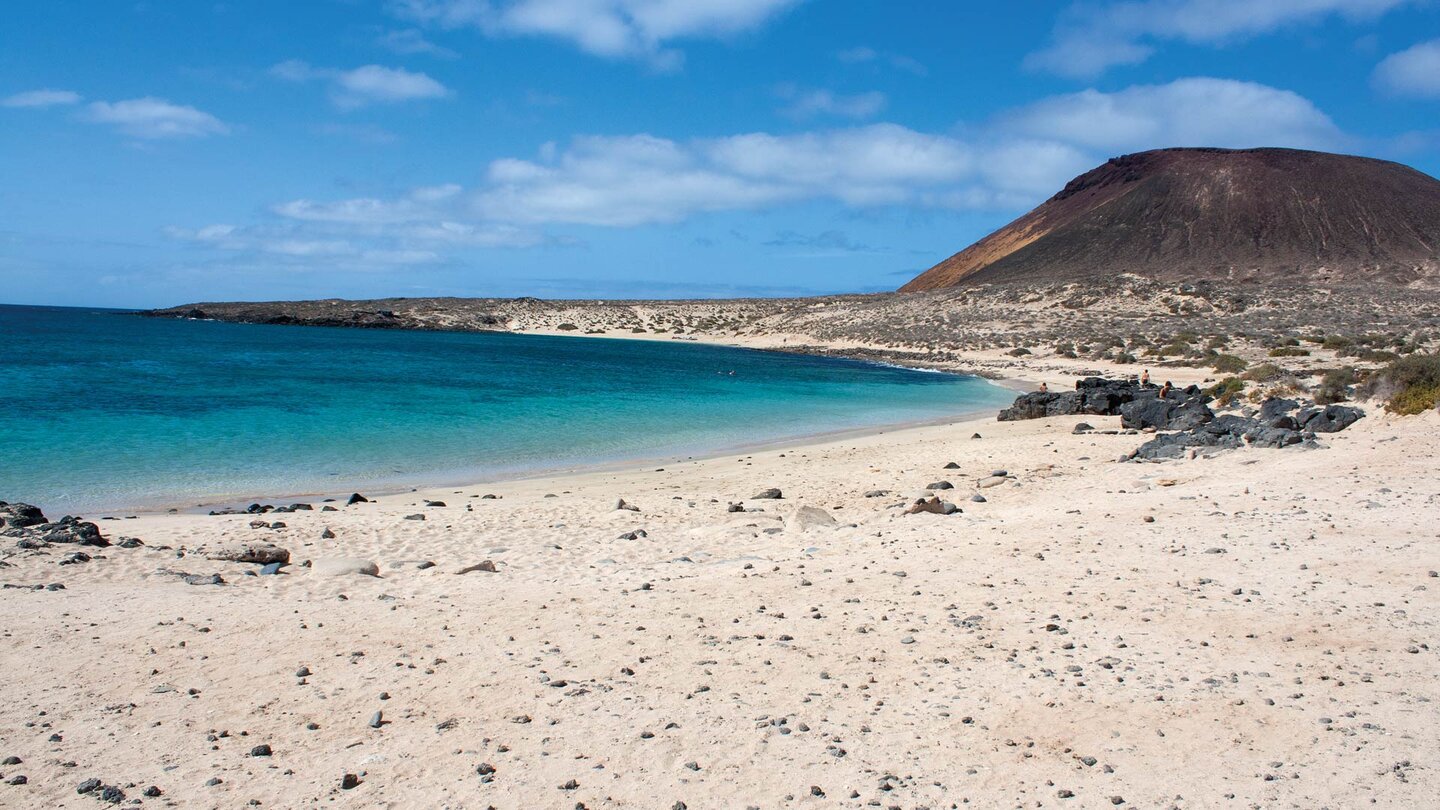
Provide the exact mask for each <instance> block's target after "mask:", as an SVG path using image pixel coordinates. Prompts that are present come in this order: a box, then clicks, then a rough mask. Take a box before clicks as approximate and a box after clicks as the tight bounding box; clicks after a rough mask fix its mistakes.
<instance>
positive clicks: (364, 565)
mask: <svg viewBox="0 0 1440 810" xmlns="http://www.w3.org/2000/svg"><path fill="white" fill-rule="evenodd" d="M310 570H311V571H312V572H313V573H315V574H318V575H320V576H322V577H345V576H353V575H356V574H364V575H365V576H367V577H378V576H380V566H378V565H376V564H375V561H374V560H366V559H363V558H360V557H318V558H316V559H313V560H311V561H310Z"/></svg>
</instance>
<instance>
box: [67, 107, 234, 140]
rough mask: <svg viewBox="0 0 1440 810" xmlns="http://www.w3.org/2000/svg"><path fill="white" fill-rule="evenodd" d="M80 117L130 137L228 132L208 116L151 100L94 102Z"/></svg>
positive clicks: (188, 108) (218, 121) (198, 111)
mask: <svg viewBox="0 0 1440 810" xmlns="http://www.w3.org/2000/svg"><path fill="white" fill-rule="evenodd" d="M84 118H85V120H87V121H91V122H93V123H97V124H108V125H110V126H113V127H115V128H116V129H118V130H119V131H120V132H123V133H124V134H126V135H129V136H130V137H132V138H146V139H154V138H198V137H202V136H205V135H224V134H226V133H228V132H229V131H230V127H228V126H226V125H225V123H224V122H222V121H221V120H220V119H218V118H216V117H215V116H213V115H211V114H210V113H207V112H203V111H201V110H197V109H195V108H194V107H187V106H184V105H181V104H172V103H170V102H168V101H166V100H165V99H161V98H152V97H146V98H132V99H128V100H125V101H116V102H109V101H95V102H92V103H90V104H89V105H88V106H87V107H86V108H85V114H84Z"/></svg>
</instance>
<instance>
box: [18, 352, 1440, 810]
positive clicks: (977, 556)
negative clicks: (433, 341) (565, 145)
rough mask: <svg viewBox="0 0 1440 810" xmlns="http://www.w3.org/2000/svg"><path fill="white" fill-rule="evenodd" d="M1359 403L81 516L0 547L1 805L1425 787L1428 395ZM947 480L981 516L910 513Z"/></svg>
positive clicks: (1439, 692) (1427, 799) (1431, 691)
mask: <svg viewBox="0 0 1440 810" xmlns="http://www.w3.org/2000/svg"><path fill="white" fill-rule="evenodd" d="M1057 382H1059V380H1058V379H1057ZM1052 385H1054V383H1052ZM1369 410H1370V413H1371V415H1370V416H1369V418H1366V419H1364V420H1362V421H1361V422H1360V423H1358V424H1357V425H1355V426H1353V427H1351V428H1350V429H1349V430H1346V431H1345V432H1343V433H1338V434H1333V435H1330V436H1326V437H1324V439H1323V445H1324V446H1323V447H1321V448H1320V449H1311V450H1305V449H1298V448H1292V449H1286V450H1264V449H1243V450H1235V451H1229V452H1226V453H1222V454H1219V455H1217V456H1216V457H1214V458H1210V459H1205V458H1200V459H1194V460H1186V461H1176V462H1166V463H1159V464H1137V463H1117V458H1119V457H1120V456H1121V455H1123V454H1126V453H1128V452H1130V451H1132V450H1133V449H1134V448H1135V447H1136V446H1137V444H1139V443H1140V442H1141V441H1143V438H1144V437H1142V436H1135V435H1124V434H1123V433H1115V434H1107V433H1106V432H1105V431H1106V430H1113V429H1115V428H1116V427H1118V422H1119V420H1118V419H1117V418H1113V417H1085V418H1084V419H1081V418H1079V417H1059V418H1053V419H1041V420H1035V421H1028V422H1012V423H997V422H995V421H994V420H993V417H991V418H985V419H975V420H972V421H967V422H963V423H959V424H954V425H946V426H928V427H918V428H911V429H905V430H899V431H891V432H886V433H883V434H880V435H870V436H863V437H850V438H845V439H840V440H832V441H826V442H821V443H814V444H809V445H806V446H799V447H792V448H788V449H783V450H782V449H774V450H767V451H764V452H754V453H748V454H745V455H737V456H727V457H722V458H715V459H708V460H703V461H692V462H686V463H681V464H672V465H667V466H666V467H665V468H664V469H663V470H662V469H654V468H646V469H632V470H626V471H601V472H591V473H586V474H579V475H572V476H565V477H556V478H548V479H535V480H525V481H514V482H508V483H499V484H488V485H484V486H482V487H472V488H448V489H444V490H436V491H425V492H414V493H405V494H403V495H390V496H384V497H378V498H376V499H374V500H373V501H372V502H368V503H357V504H354V505H349V506H346V505H344V503H343V501H342V502H338V503H335V504H322V503H319V502H316V503H315V504H314V510H313V511H297V512H293V513H287V514H271V515H262V516H259V517H260V518H263V527H252V526H251V522H252V520H257V516H255V515H226V516H208V515H194V514H142V515H139V516H137V517H135V518H134V519H122V520H105V521H100V525H101V528H102V530H103V531H104V532H105V533H106V535H107V536H108V537H109V538H110V539H111V540H112V541H118V540H119V539H120V538H122V537H136V538H140V539H141V541H142V543H143V545H140V546H138V547H134V548H122V547H118V546H112V547H109V548H103V549H94V548H91V549H87V553H88V554H89V556H90V557H91V559H90V561H88V562H84V563H77V564H70V565H60V564H58V563H60V561H61V560H62V559H63V558H64V556H65V555H67V554H69V553H70V552H71V551H73V550H74V547H73V546H72V547H61V546H55V547H51V548H49V549H42V550H38V551H29V552H20V553H18V554H15V555H12V556H10V557H9V558H8V559H7V560H6V563H7V565H6V567H4V568H0V582H3V583H4V585H5V589H4V590H3V591H0V599H3V600H4V604H5V609H6V611H7V612H8V613H9V615H11V616H12V617H14V618H15V619H17V620H16V621H12V622H11V623H10V625H9V626H8V627H7V628H6V632H5V634H4V645H5V646H4V650H5V659H6V661H8V662H11V664H10V665H8V666H6V667H5V668H4V671H3V675H0V678H3V683H4V688H5V692H6V694H7V695H9V696H10V699H9V700H7V701H6V702H5V703H4V705H3V707H0V739H3V740H4V745H5V750H3V751H0V756H3V757H15V758H18V760H19V761H18V762H14V761H13V760H11V762H12V763H13V764H6V765H4V766H3V767H0V773H3V779H4V781H5V782H10V781H11V780H13V779H14V777H16V776H19V775H24V776H25V777H26V779H25V780H24V781H25V784H19V785H14V784H0V805H4V806H13V807H42V806H46V807H88V806H93V805H94V804H96V803H97V801H102V802H103V801H104V800H105V799H104V798H101V793H102V792H103V789H104V788H107V787H113V788H118V789H119V790H120V791H122V792H123V794H124V797H125V799H124V801H130V800H132V799H136V798H139V799H141V800H142V801H143V802H144V803H145V804H146V805H153V804H158V805H161V806H177V807H244V806H247V805H249V806H264V807H304V806H316V805H326V806H349V807H397V808H398V807H448V808H462V807H463V808H468V807H479V808H484V807H492V806H493V807H497V808H528V807H557V808H559V807H565V808H570V807H581V806H583V807H589V808H600V807H637V808H640V807H644V808H650V807H665V808H669V807H689V808H709V807H727V808H728V807H764V808H769V807H791V806H795V807H807V806H808V807H832V806H834V807H866V806H874V807H904V808H916V807H932V808H938V807H959V806H966V805H969V806H977V807H1057V806H1071V807H1108V806H1116V805H1119V806H1134V807H1171V806H1174V807H1355V806H1364V805H1371V806H1378V807H1420V806H1428V805H1431V803H1432V802H1433V801H1434V797H1435V796H1436V795H1440V778H1437V775H1436V772H1435V770H1434V767H1433V763H1434V762H1435V760H1436V755H1437V753H1440V751H1437V749H1440V738H1437V737H1436V735H1435V734H1434V728H1435V724H1436V721H1437V720H1440V711H1437V709H1436V703H1435V701H1436V699H1437V698H1440V685H1437V681H1436V679H1435V678H1434V673H1435V671H1436V662H1435V654H1436V653H1435V649H1434V647H1433V632H1434V627H1435V626H1436V622H1437V620H1440V605H1437V602H1436V597H1435V596H1434V594H1435V591H1434V588H1435V587H1436V583H1437V580H1436V579H1435V578H1434V572H1435V569H1437V568H1440V552H1437V551H1436V547H1435V543H1434V538H1435V531H1436V530H1435V528H1434V525H1433V521H1432V520H1430V517H1431V516H1432V515H1433V514H1434V510H1435V508H1436V500H1437V498H1440V488H1437V486H1436V479H1435V476H1434V474H1433V458H1434V457H1435V454H1436V452H1437V450H1440V447H1437V445H1440V433H1437V428H1440V417H1437V416H1436V414H1434V413H1431V414H1427V415H1424V416H1419V417H1407V418H1397V417H1391V416H1388V415H1385V414H1384V413H1383V412H1381V411H1380V410H1379V409H1378V408H1374V407H1372V408H1370V409H1369ZM1080 421H1087V422H1090V423H1092V424H1093V425H1094V426H1095V427H1096V428H1097V429H1098V430H1097V432H1095V433H1089V434H1084V435H1076V434H1072V428H1073V427H1074V425H1075V424H1076V423H1077V422H1080ZM975 434H979V438H976V437H975ZM951 464H953V465H955V466H954V467H948V468H947V465H951ZM999 470H1004V471H1005V472H1006V475H1005V477H1003V478H1000V479H997V478H995V477H994V476H992V473H994V472H996V471H999ZM942 481H945V482H949V483H950V484H952V485H953V487H954V489H953V490H942V491H940V494H941V495H943V496H945V497H946V498H947V499H949V500H952V501H954V502H955V503H956V504H957V505H959V506H961V507H962V508H963V512H962V513H960V514H955V515H949V516H942V515H936V514H905V512H906V507H907V506H908V505H909V504H910V503H911V502H912V501H913V499H914V498H916V497H917V496H919V495H920V494H923V493H926V492H927V490H926V487H927V486H928V485H931V484H935V483H938V482H942ZM982 484H983V486H982ZM772 487H773V488H778V489H780V490H781V491H782V493H783V498H782V499H778V500H777V499H754V498H753V497H752V496H755V495H757V494H760V493H761V492H762V491H763V490H766V489H769V488H772ZM973 495H980V496H981V497H982V498H983V499H984V501H983V502H980V501H976V500H972V499H971V498H972V496H973ZM487 496H494V497H487ZM619 499H623V500H624V501H625V503H626V504H627V505H629V506H633V507H635V509H634V510H631V509H617V508H615V507H616V504H617V501H618V500H619ZM427 503H428V504H432V505H427ZM440 503H443V504H444V505H438V504H440ZM732 503H735V504H741V505H743V507H744V508H745V510H746V511H743V512H732V511H728V510H729V509H730V508H731V506H730V504H732ZM323 506H333V507H334V508H335V511H322V507H323ZM414 516H421V517H423V519H418V518H415V517H414ZM52 517H54V516H52ZM277 523H283V524H284V525H283V527H281V528H274V527H272V526H273V525H274V524H277ZM325 535H333V537H326V536H325ZM265 543H273V544H275V545H277V546H279V547H282V548H284V549H286V550H288V551H289V552H290V555H291V563H292V564H291V565H290V566H288V567H286V568H284V569H283V573H280V574H278V575H273V576H266V575H255V574H257V573H258V572H259V569H260V567H259V566H258V565H255V564H250V563H239V562H222V561H216V560H213V559H210V558H209V556H208V554H207V552H211V551H214V550H215V549H219V548H223V547H227V546H233V545H234V544H265ZM346 560H354V561H355V562H346ZM486 561H489V562H490V563H492V564H493V568H494V572H493V573H492V572H490V571H487V570H483V569H482V570H473V571H470V572H469V573H463V574H462V573H460V572H461V571H463V570H465V569H467V568H469V567H472V566H476V565H478V564H482V563H485V562H486ZM307 563H310V564H309V565H308V567H307V565H306V564H307ZM372 563H373V564H374V566H375V568H376V569H377V570H378V574H379V576H369V575H366V574H363V573H353V570H354V569H355V568H359V567H363V566H366V565H369V564H372ZM489 567H492V566H489V565H487V566H484V568H489ZM347 572H349V573H347ZM212 574H218V575H219V576H220V577H221V578H222V579H223V580H224V584H223V585H215V584H201V585H195V584H189V583H188V582H187V581H186V579H185V578H184V576H185V575H199V576H200V577H201V578H207V577H209V575H212ZM201 581H203V580H201ZM52 583H57V584H60V585H63V586H64V588H63V589H56V590H48V589H44V590H42V589H31V588H18V587H14V586H35V585H49V584H52ZM347 775H349V776H348V777H347ZM87 780H99V787H96V786H95V783H91V784H85V783H86V782H87ZM347 780H348V781H347ZM151 786H154V787H155V788H157V789H158V791H159V794H158V795H154V796H151V795H147V793H146V791H147V789H148V788H150V787H151ZM83 788H91V790H89V791H87V792H84V793H78V792H77V789H83ZM153 792H154V791H151V793H153ZM114 796H115V794H113V793H112V794H110V795H109V798H113V797H114Z"/></svg>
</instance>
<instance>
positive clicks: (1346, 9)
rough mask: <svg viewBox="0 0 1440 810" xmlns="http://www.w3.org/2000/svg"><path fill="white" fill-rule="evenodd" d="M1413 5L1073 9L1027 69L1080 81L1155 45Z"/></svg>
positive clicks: (1336, 2)
mask: <svg viewBox="0 0 1440 810" xmlns="http://www.w3.org/2000/svg"><path fill="white" fill-rule="evenodd" d="M1411 2H1413V0H1108V2H1104V3H1099V4H1076V5H1073V6H1071V7H1070V9H1069V10H1068V11H1067V12H1066V13H1065V14H1064V15H1062V17H1061V20H1060V22H1059V23H1058V24H1057V26H1056V29H1055V34H1054V37H1053V40H1054V41H1053V42H1052V43H1051V44H1050V45H1049V46H1047V47H1046V48H1044V49H1042V50H1040V51H1037V52H1035V53H1032V54H1030V55H1029V56H1027V57H1026V59H1025V65H1026V67H1029V68H1032V69H1036V70H1045V71H1048V72H1051V73H1057V74H1060V75H1062V76H1071V77H1077V78H1085V77H1091V76H1096V75H1099V74H1100V73H1103V72H1104V71H1105V70H1107V69H1109V68H1111V67H1114V66H1117V65H1133V64H1138V63H1140V62H1143V61H1145V60H1146V59H1148V58H1149V57H1150V55H1151V54H1152V53H1153V52H1154V50H1155V48H1154V43H1156V42H1161V41H1166V40H1178V41H1181V42H1188V43H1191V44H1201V45H1219V44H1224V43H1227V42H1232V41H1237V40H1243V39H1248V38H1251V37H1255V36H1259V35H1262V34H1268V33H1271V32H1274V31H1278V30H1281V29H1283V28H1286V27H1289V26H1294V25H1305V24H1314V23H1316V22H1319V21H1322V20H1324V19H1327V18H1330V17H1340V18H1342V19H1345V20H1349V21H1365V20H1371V19H1375V18H1377V17H1380V16H1381V15H1383V14H1385V13H1387V12H1389V11H1391V10H1393V9H1396V8H1399V7H1400V6H1403V5H1407V4H1409V3H1411Z"/></svg>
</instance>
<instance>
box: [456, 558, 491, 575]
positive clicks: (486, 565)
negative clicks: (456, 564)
mask: <svg viewBox="0 0 1440 810" xmlns="http://www.w3.org/2000/svg"><path fill="white" fill-rule="evenodd" d="M473 571H484V572H485V573H487V574H498V573H500V571H499V570H498V569H497V568H496V567H495V563H494V562H493V561H491V560H485V561H483V562H478V563H475V564H474V565H467V566H466V567H464V568H461V569H460V570H459V571H456V572H455V573H456V574H469V573H471V572H473Z"/></svg>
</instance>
